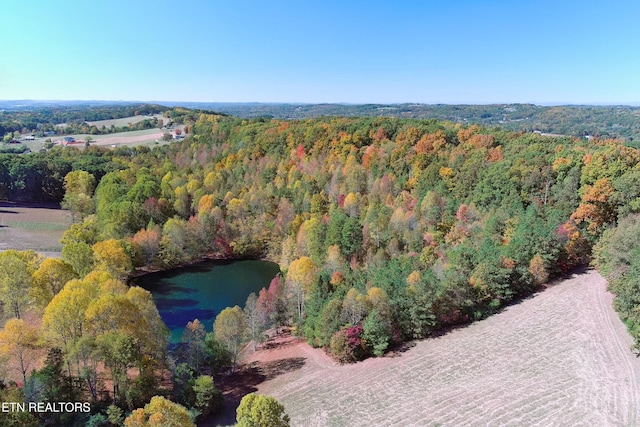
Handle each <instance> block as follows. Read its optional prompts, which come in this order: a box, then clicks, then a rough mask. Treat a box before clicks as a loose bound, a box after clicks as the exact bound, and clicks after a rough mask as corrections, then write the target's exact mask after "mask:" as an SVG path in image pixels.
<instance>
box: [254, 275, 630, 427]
mask: <svg viewBox="0 0 640 427" xmlns="http://www.w3.org/2000/svg"><path fill="white" fill-rule="evenodd" d="M611 300H612V296H611V294H609V293H608V292H607V291H606V283H605V281H604V279H603V278H602V277H601V276H600V275H599V274H598V273H597V272H595V271H587V272H586V273H583V274H578V275H575V276H573V277H572V278H570V279H568V280H565V281H562V282H560V283H558V284H556V285H553V286H551V287H549V288H548V289H547V290H545V291H544V292H541V293H539V294H537V295H535V296H534V297H532V298H530V299H528V300H525V301H523V302H521V303H520V304H517V305H513V306H511V307H508V308H506V309H505V310H504V311H503V312H501V313H499V314H497V315H494V316H492V317H490V318H489V319H486V320H484V321H482V322H477V323H475V324H472V325H470V326H468V327H466V328H462V329H458V330H454V331H453V332H451V333H448V334H446V335H444V336H442V337H439V338H434V339H430V340H425V341H420V342H417V343H416V345H415V346H414V347H413V348H411V349H409V350H408V351H406V352H404V353H402V354H399V355H396V356H393V357H384V358H378V359H370V360H366V361H364V362H361V363H358V364H355V365H349V366H339V365H336V364H334V363H333V362H331V360H330V359H328V358H326V355H324V354H323V353H322V352H320V351H318V350H314V349H311V348H310V347H308V346H306V344H304V343H300V342H298V343H292V344H291V345H289V346H288V347H286V346H285V347H282V348H280V349H272V350H270V353H267V352H266V351H265V352H264V353H263V354H262V355H260V354H261V353H262V352H261V351H258V352H257V353H255V354H254V355H253V356H251V359H252V360H253V361H258V360H263V361H264V362H267V361H268V360H271V361H272V362H273V360H279V359H281V360H280V361H279V363H284V361H285V360H286V359H285V358H286V357H291V358H295V360H297V361H298V362H299V363H298V365H297V366H296V369H292V370H289V371H284V372H281V373H279V374H278V375H275V376H273V377H271V378H266V379H265V381H263V382H261V383H259V384H257V385H256V388H257V389H258V390H259V391H260V392H262V393H266V394H270V395H273V396H275V397H276V398H277V399H278V400H280V401H281V402H282V403H283V404H284V405H285V407H286V410H287V412H288V413H289V414H290V416H291V419H292V425H295V426H365V425H366V426H383V425H384V426H396V425H397V426H436V425H438V426H461V425H464V426H633V425H636V423H637V421H638V420H637V417H638V415H637V410H638V403H639V401H640V398H639V396H638V385H637V381H638V380H639V379H640V359H637V358H636V357H635V356H634V355H633V354H632V353H631V351H630V346H631V344H632V341H631V338H630V336H629V335H628V334H627V332H626V329H625V327H624V325H623V324H622V322H621V321H620V320H619V319H618V317H617V315H616V314H615V312H614V311H613V309H612V308H611ZM278 351H280V352H281V353H278ZM301 358H304V359H301ZM300 365H301V366H300Z"/></svg>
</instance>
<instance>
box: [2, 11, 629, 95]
mask: <svg viewBox="0 0 640 427" xmlns="http://www.w3.org/2000/svg"><path fill="white" fill-rule="evenodd" d="M0 16H1V17H2V22H3V31H2V33H3V34H2V36H0V99H4V100H8V99H42V100H44V99H48V100H50V99H64V100H76V99H77V100H138V101H153V100H156V101H205V102H208V101H214V102H251V101H256V102H311V103H316V102H348V103H401V102H422V103H502V102H533V103H573V104H576V103H638V102H640V24H638V17H639V16H640V2H638V1H637V0H631V1H620V0H608V1H591V0H586V1H563V0H555V1H547V0H535V1H534V0H475V1H472V0H440V1H430V0H422V1H402V0H394V1H391V0H389V1H376V0H368V1H349V0H323V1H312V0H308V1H307V0H296V1H289V0H287V1H285V0H282V1H280V0H272V1H266V0H260V1H258V0H256V1H246V0H232V1H224V2H223V1H217V0H181V1H162V0H156V1H146V0H126V1H122V0H93V1H92V0H75V1H74V0H55V1H54V0H39V1H38V0H3V1H2V2H1V3H0Z"/></svg>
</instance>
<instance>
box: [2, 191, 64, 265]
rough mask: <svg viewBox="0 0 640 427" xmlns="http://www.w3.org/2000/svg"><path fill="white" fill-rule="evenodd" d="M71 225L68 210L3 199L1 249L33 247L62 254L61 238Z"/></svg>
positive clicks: (49, 253) (53, 254)
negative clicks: (16, 202)
mask: <svg viewBox="0 0 640 427" xmlns="http://www.w3.org/2000/svg"><path fill="white" fill-rule="evenodd" d="M70 225H71V214H70V213H69V212H68V211H64V210H61V209H53V208H42V207H27V206H20V205H16V204H14V203H8V202H1V203H0V250H5V249H17V250H27V249H33V250H35V251H37V252H42V253H46V254H47V255H50V256H59V254H60V251H61V250H62V245H61V244H60V239H61V238H62V234H63V233H64V231H65V230H66V229H68V228H69V226H70Z"/></svg>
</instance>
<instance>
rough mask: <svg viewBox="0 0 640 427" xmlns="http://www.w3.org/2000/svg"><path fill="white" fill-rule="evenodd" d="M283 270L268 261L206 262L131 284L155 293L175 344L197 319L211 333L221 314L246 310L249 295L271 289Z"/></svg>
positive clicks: (143, 277) (149, 276) (155, 274)
mask: <svg viewBox="0 0 640 427" xmlns="http://www.w3.org/2000/svg"><path fill="white" fill-rule="evenodd" d="M279 271H280V268H279V267H278V264H275V263H273V262H268V261H255V260H243V261H220V260H216V261H204V262H201V263H198V264H195V265H191V266H188V267H181V268H176V269H173V270H169V271H161V272H157V273H151V274H147V275H144V276H141V277H137V278H135V279H133V280H131V283H130V284H131V285H137V286H140V287H142V288H144V289H147V290H148V291H149V292H151V293H152V294H153V299H154V301H155V303H156V306H157V307H158V311H159V312H160V317H162V320H163V321H164V323H165V324H166V325H167V327H168V328H169V329H170V330H171V338H170V339H171V342H174V343H175V342H180V338H181V336H182V332H183V330H184V327H185V326H186V325H187V323H188V322H191V321H193V320H194V319H198V320H200V322H202V323H203V324H204V326H205V329H206V331H207V332H211V330H212V328H213V322H214V320H215V318H216V316H217V315H218V313H220V311H222V310H224V309H225V308H226V307H233V306H234V305H238V306H240V307H241V308H243V307H244V303H245V302H246V300H247V297H248V296H249V294H250V293H251V292H255V293H256V294H257V293H258V292H259V291H260V289H262V288H263V287H268V286H269V282H271V279H273V278H274V277H275V276H276V274H278V272H279Z"/></svg>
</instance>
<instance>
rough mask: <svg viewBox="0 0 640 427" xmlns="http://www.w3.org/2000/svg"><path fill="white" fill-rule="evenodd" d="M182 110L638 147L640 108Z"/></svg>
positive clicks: (215, 106)
mask: <svg viewBox="0 0 640 427" xmlns="http://www.w3.org/2000/svg"><path fill="white" fill-rule="evenodd" d="M181 105H182V106H185V107H191V108H203V109H210V110H214V111H222V112H225V113H227V114H231V115H233V116H237V117H244V118H259V117H269V118H278V119H297V120H299V119H307V118H313V117H318V116H342V117H380V116H387V117H398V118H414V119H438V120H445V121H451V122H455V123H463V124H465V125H471V124H478V125H481V126H485V127H495V126H498V127H500V128H502V129H505V130H511V131H515V132H518V131H523V132H534V131H537V132H543V133H550V134H559V135H566V136H577V137H586V136H595V137H598V138H601V139H602V138H619V139H624V140H626V141H627V143H628V144H629V145H632V146H634V147H636V148H638V146H637V145H635V144H636V143H635V142H634V141H638V140H640V124H639V123H640V122H639V121H638V119H639V118H640V107H637V106H634V107H632V106H625V105H620V106H601V105H598V106H595V105H559V106H540V105H533V104H488V105H446V104H435V105H431V104H365V105H352V104H260V103H247V104H243V103H184V104H181Z"/></svg>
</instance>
